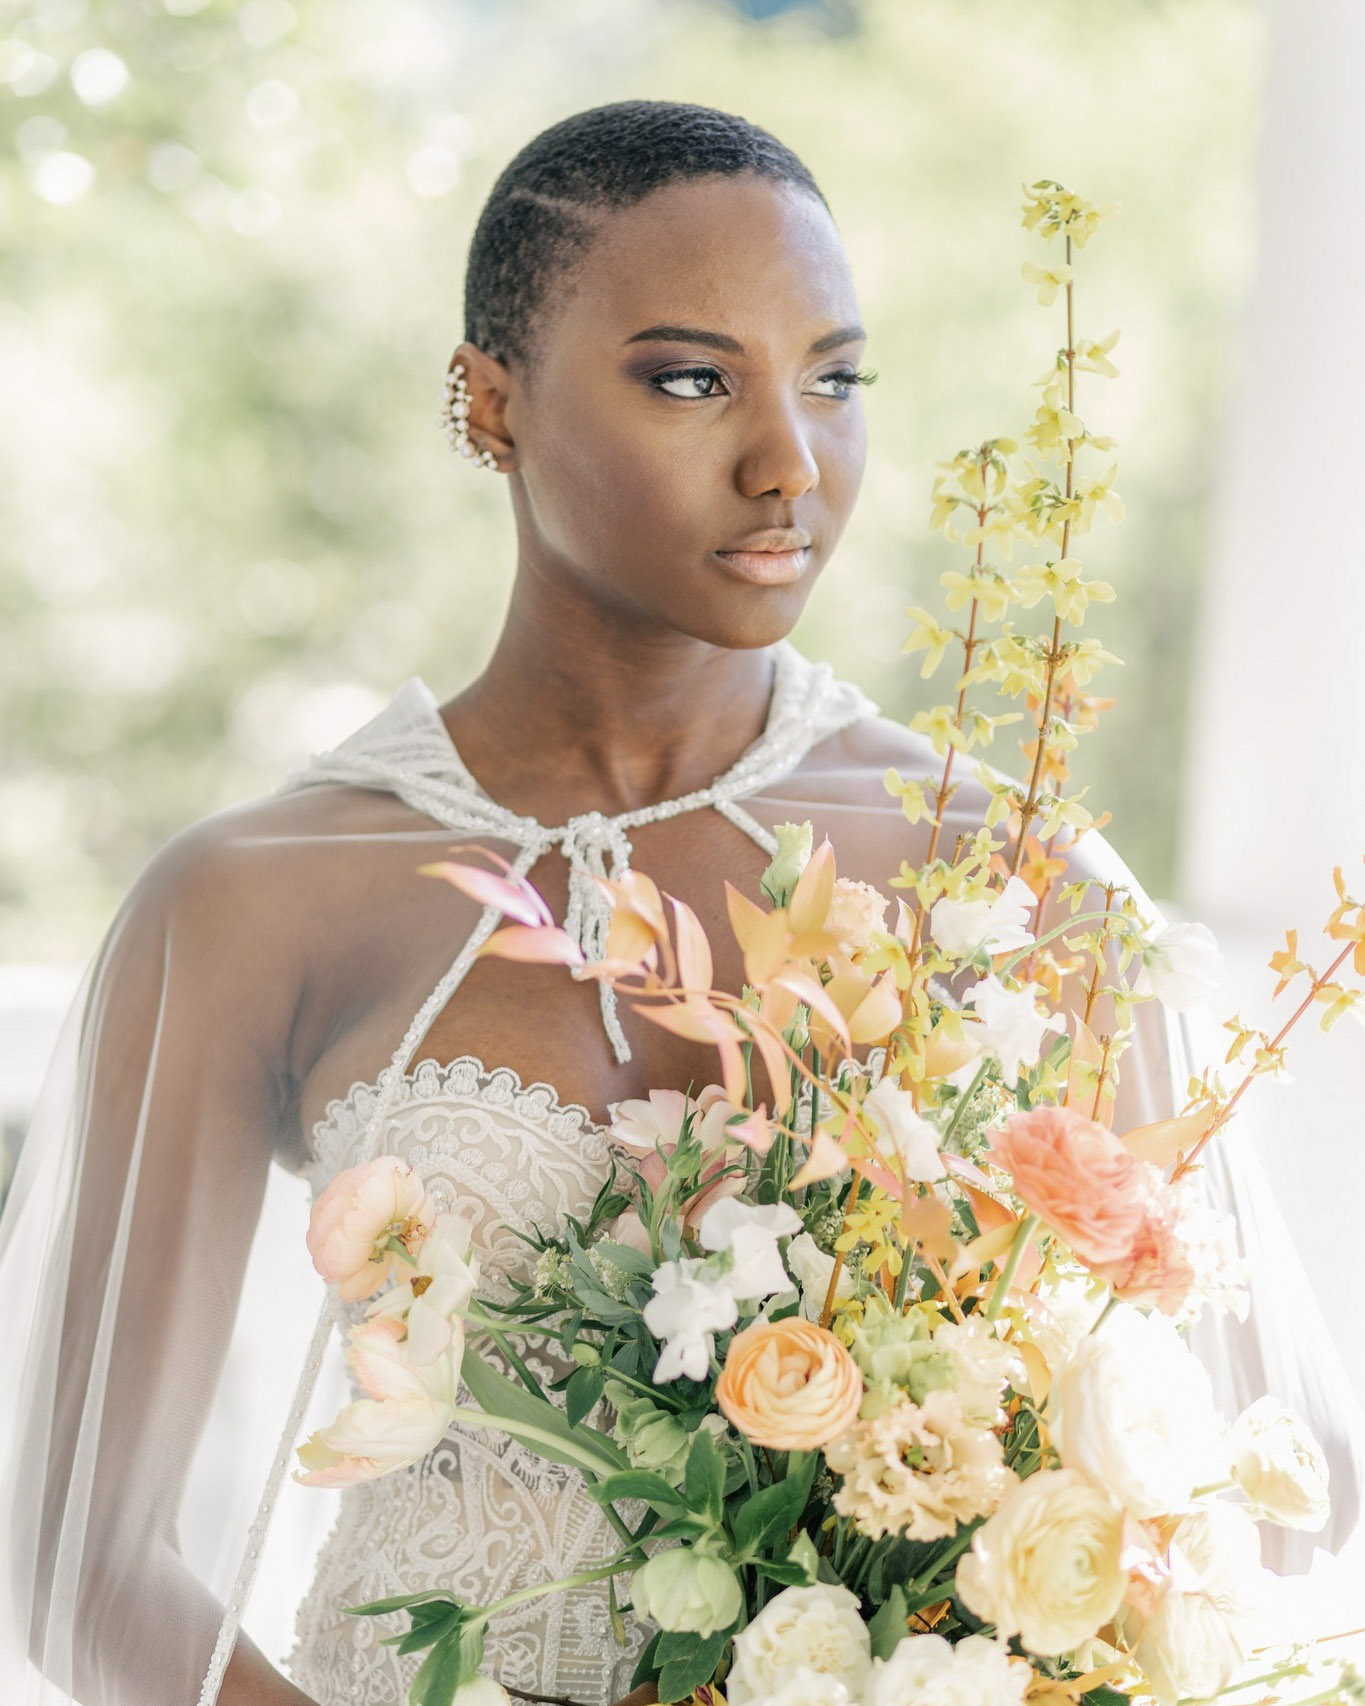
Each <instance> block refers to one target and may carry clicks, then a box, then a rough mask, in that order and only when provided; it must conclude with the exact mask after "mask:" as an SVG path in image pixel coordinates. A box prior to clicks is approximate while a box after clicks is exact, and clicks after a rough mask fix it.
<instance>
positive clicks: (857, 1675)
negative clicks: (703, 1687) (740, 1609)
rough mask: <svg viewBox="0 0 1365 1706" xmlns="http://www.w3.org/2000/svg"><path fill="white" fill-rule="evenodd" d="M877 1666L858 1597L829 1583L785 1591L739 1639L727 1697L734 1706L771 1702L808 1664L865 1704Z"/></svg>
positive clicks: (736, 1639) (727, 1685)
mask: <svg viewBox="0 0 1365 1706" xmlns="http://www.w3.org/2000/svg"><path fill="white" fill-rule="evenodd" d="M871 1665H872V1642H871V1639H870V1637H869V1635H868V1633H867V1625H866V1623H864V1622H863V1619H862V1615H861V1613H860V1612H859V1610H858V1596H857V1595H856V1594H853V1593H850V1592H849V1590H848V1589H847V1588H846V1587H839V1586H835V1585H833V1584H831V1583H828V1582H816V1583H815V1585H814V1586H813V1587H808V1588H784V1589H783V1590H782V1592H781V1593H780V1594H778V1595H776V1597H775V1598H773V1599H770V1600H769V1601H768V1603H767V1605H765V1606H764V1607H763V1609H762V1611H760V1612H759V1614H758V1616H757V1617H755V1618H754V1620H753V1622H752V1623H750V1624H749V1625H748V1626H747V1627H746V1628H744V1629H741V1630H740V1632H739V1634H738V1635H736V1636H735V1662H734V1668H733V1669H732V1670H731V1672H730V1674H729V1677H728V1678H727V1679H726V1683H725V1697H726V1699H727V1700H728V1701H729V1703H730V1706H750V1702H754V1701H758V1700H766V1699H767V1698H768V1697H769V1696H770V1695H773V1694H775V1693H777V1691H778V1690H779V1688H780V1687H781V1686H782V1685H783V1683H784V1682H785V1681H786V1680H787V1678H788V1677H789V1676H790V1675H791V1674H792V1673H793V1672H794V1671H797V1670H800V1669H801V1668H802V1667H803V1666H804V1667H806V1668H807V1669H809V1670H813V1671H818V1672H819V1673H820V1674H821V1675H822V1676H827V1677H832V1678H833V1679H834V1681H835V1682H838V1683H841V1684H842V1685H843V1687H844V1688H846V1689H847V1690H848V1694H849V1697H850V1698H851V1699H852V1700H855V1701H859V1700H861V1699H862V1698H863V1694H864V1686H865V1684H866V1682H867V1679H868V1675H869V1673H870V1670H871Z"/></svg>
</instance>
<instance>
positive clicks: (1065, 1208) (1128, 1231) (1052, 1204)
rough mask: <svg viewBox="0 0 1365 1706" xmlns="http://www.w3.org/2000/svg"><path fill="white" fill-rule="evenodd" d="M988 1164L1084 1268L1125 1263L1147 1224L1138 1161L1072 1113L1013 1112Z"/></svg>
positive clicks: (1095, 1126) (1098, 1127)
mask: <svg viewBox="0 0 1365 1706" xmlns="http://www.w3.org/2000/svg"><path fill="white" fill-rule="evenodd" d="M990 1138H991V1148H990V1152H989V1154H988V1156H987V1160H989V1161H990V1162H991V1164H992V1165H993V1166H996V1167H999V1168H1001V1169H1002V1170H1003V1171H1005V1172H1006V1173H1009V1174H1010V1175H1011V1176H1012V1178H1013V1180H1014V1194H1015V1195H1016V1196H1017V1197H1018V1198H1019V1199H1020V1201H1021V1202H1022V1203H1023V1204H1024V1205H1025V1207H1026V1208H1028V1209H1029V1210H1030V1211H1031V1212H1032V1213H1033V1214H1036V1215H1037V1216H1038V1218H1039V1219H1040V1220H1041V1221H1043V1222H1044V1223H1045V1224H1046V1225H1047V1226H1049V1227H1050V1228H1051V1229H1052V1231H1054V1232H1056V1233H1057V1234H1058V1235H1059V1236H1060V1237H1061V1238H1063V1239H1065V1241H1066V1242H1067V1243H1068V1244H1069V1245H1070V1246H1071V1248H1072V1249H1073V1250H1074V1251H1075V1252H1076V1254H1077V1255H1078V1256H1079V1257H1080V1259H1081V1260H1082V1261H1083V1262H1085V1263H1086V1264H1087V1265H1088V1266H1091V1267H1097V1266H1098V1265H1099V1264H1101V1263H1106V1262H1115V1263H1122V1262H1125V1261H1130V1260H1131V1259H1132V1256H1133V1252H1134V1250H1135V1248H1136V1247H1137V1245H1138V1243H1139V1240H1140V1238H1141V1237H1142V1235H1143V1233H1144V1231H1145V1228H1146V1222H1147V1219H1148V1213H1147V1205H1146V1203H1145V1201H1144V1198H1143V1190H1142V1185H1143V1179H1142V1175H1141V1172H1140V1169H1139V1165H1138V1162H1137V1161H1136V1160H1135V1159H1134V1158H1133V1156H1131V1155H1130V1154H1129V1153H1128V1151H1127V1150H1126V1149H1125V1148H1124V1147H1123V1145H1122V1143H1120V1142H1119V1140H1118V1138H1116V1137H1115V1136H1114V1134H1113V1132H1111V1131H1109V1130H1108V1129H1107V1128H1106V1127H1105V1126H1102V1125H1099V1124H1097V1123H1096V1121H1094V1120H1090V1119H1087V1118H1086V1117H1085V1115H1084V1114H1080V1113H1077V1112H1076V1110H1075V1109H1074V1108H1053V1107H1046V1108H1033V1109H1031V1110H1030V1111H1029V1112H1028V1113H1019V1114H1011V1115H1010V1117H1009V1119H1007V1120H1006V1121H1005V1125H1004V1129H1003V1130H1000V1131H993V1132H992V1133H991V1134H990Z"/></svg>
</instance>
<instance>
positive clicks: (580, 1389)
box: [564, 1368, 607, 1428]
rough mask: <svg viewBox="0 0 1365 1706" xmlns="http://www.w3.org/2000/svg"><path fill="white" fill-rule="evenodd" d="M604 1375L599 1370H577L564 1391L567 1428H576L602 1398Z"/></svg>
mask: <svg viewBox="0 0 1365 1706" xmlns="http://www.w3.org/2000/svg"><path fill="white" fill-rule="evenodd" d="M606 1378H607V1377H606V1373H605V1371H604V1370H602V1369H600V1368H577V1369H575V1370H574V1372H573V1373H572V1374H571V1375H570V1376H569V1383H568V1385H567V1386H566V1387H565V1389H564V1412H565V1415H566V1416H567V1418H568V1422H569V1426H570V1427H571V1428H576V1427H577V1426H578V1424H579V1423H580V1422H581V1421H582V1420H583V1418H584V1416H586V1415H587V1413H588V1411H589V1410H591V1409H592V1407H593V1405H594V1404H595V1403H596V1402H597V1400H598V1399H599V1398H600V1397H601V1396H602V1387H603V1385H604V1383H605V1381H606Z"/></svg>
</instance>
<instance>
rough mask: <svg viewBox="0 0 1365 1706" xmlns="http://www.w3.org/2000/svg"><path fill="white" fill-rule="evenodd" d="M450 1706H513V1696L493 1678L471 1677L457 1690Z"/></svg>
mask: <svg viewBox="0 0 1365 1706" xmlns="http://www.w3.org/2000/svg"><path fill="white" fill-rule="evenodd" d="M450 1706H512V1696H511V1695H510V1694H509V1693H508V1692H507V1690H506V1689H505V1688H504V1687H503V1686H502V1684H501V1683H500V1682H494V1680H493V1678H492V1677H491V1676H471V1677H470V1679H469V1681H468V1682H462V1683H461V1684H460V1686H459V1687H458V1688H457V1689H456V1690H455V1693H454V1694H453V1695H452V1696H451V1701H450Z"/></svg>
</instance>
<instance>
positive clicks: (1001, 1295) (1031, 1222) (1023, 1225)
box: [986, 1214, 1038, 1321]
mask: <svg viewBox="0 0 1365 1706" xmlns="http://www.w3.org/2000/svg"><path fill="white" fill-rule="evenodd" d="M1037 1224H1038V1216H1037V1215H1036V1214H1029V1215H1025V1216H1024V1218H1023V1219H1022V1220H1021V1221H1020V1222H1019V1229H1018V1231H1017V1232H1016V1233H1015V1234H1014V1242H1013V1243H1012V1244H1011V1245H1010V1253H1009V1255H1008V1256H1007V1257H1006V1259H1005V1265H1004V1267H1003V1268H1001V1270H1000V1277H999V1279H997V1280H996V1282H995V1290H994V1291H993V1292H992V1293H991V1300H990V1302H989V1303H988V1304H987V1305H986V1319H987V1320H988V1321H994V1320H995V1319H996V1317H997V1316H998V1315H999V1314H1000V1311H1001V1309H1002V1308H1003V1307H1004V1303H1005V1299H1006V1297H1008V1295H1009V1289H1010V1287H1011V1286H1012V1285H1013V1284H1014V1276H1015V1273H1016V1272H1017V1270H1018V1267H1019V1262H1020V1260H1021V1258H1022V1257H1023V1254H1024V1247H1025V1246H1026V1245H1027V1243H1028V1241H1029V1239H1030V1238H1031V1237H1032V1236H1033V1229H1034V1227H1035V1226H1037Z"/></svg>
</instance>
